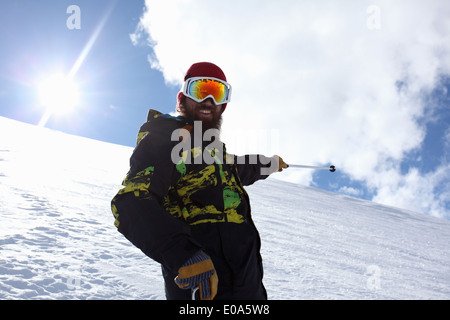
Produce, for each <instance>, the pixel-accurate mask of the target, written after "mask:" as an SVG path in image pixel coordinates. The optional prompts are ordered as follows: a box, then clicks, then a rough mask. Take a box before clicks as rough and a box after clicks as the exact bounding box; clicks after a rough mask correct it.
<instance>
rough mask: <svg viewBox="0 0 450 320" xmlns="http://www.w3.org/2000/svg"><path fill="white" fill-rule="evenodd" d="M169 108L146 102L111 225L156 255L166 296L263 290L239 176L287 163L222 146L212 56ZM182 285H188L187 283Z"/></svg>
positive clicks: (244, 181)
mask: <svg viewBox="0 0 450 320" xmlns="http://www.w3.org/2000/svg"><path fill="white" fill-rule="evenodd" d="M184 81H185V82H184V86H183V89H182V91H180V93H179V94H178V96H177V98H178V99H177V100H178V103H177V111H178V112H179V114H180V116H178V117H172V116H169V115H163V114H161V113H159V112H157V111H154V110H150V112H149V116H148V119H147V120H148V121H147V122H146V123H145V124H143V125H142V127H141V129H140V131H139V134H138V139H137V140H138V141H137V145H136V148H135V150H134V152H133V155H132V156H131V159H130V171H129V172H128V174H127V176H126V178H125V180H124V182H123V188H122V189H121V190H119V192H118V194H117V195H116V196H115V197H114V199H113V200H112V203H111V207H112V211H113V214H114V216H115V218H116V220H115V225H116V227H117V228H118V230H119V232H121V233H122V234H123V235H124V236H125V237H126V238H127V239H129V240H130V241H131V242H132V243H133V244H134V245H135V246H137V247H138V248H140V249H141V250H142V251H143V252H144V253H145V254H146V255H147V256H149V257H150V258H152V259H154V260H155V261H157V262H159V263H160V264H161V266H162V273H163V277H164V281H165V290H166V298H167V299H191V294H192V292H194V293H195V290H196V289H197V288H198V289H199V290H198V291H199V292H198V294H199V295H198V296H199V298H200V299H205V300H211V299H214V298H216V299H261V300H262V299H267V294H266V290H265V288H264V286H263V283H262V278H263V268H262V261H261V256H260V245H261V243H260V237H259V234H258V231H257V230H256V227H255V225H254V223H253V221H252V217H251V212H250V200H249V197H248V195H247V193H246V191H245V189H244V187H243V186H244V185H250V184H252V183H254V182H255V181H257V180H260V179H265V178H266V177H267V176H268V175H269V174H270V173H272V172H276V171H281V170H282V169H283V168H286V167H287V165H286V164H285V163H284V162H283V161H282V159H281V158H279V157H278V156H274V157H272V158H266V157H264V156H262V155H252V156H250V155H247V156H244V157H237V156H233V155H230V154H227V152H226V150H225V145H224V144H223V143H222V142H220V138H219V136H218V130H219V129H220V125H221V122H222V113H223V112H224V111H225V109H226V107H227V104H228V102H229V101H230V95H231V86H230V85H229V84H228V83H227V82H226V81H227V79H226V77H225V74H224V73H223V71H222V70H221V69H220V68H219V67H218V66H216V65H215V64H212V63H208V62H200V63H196V64H193V65H192V66H191V67H190V68H189V70H188V71H187V72H186V75H185V78H184ZM189 289H190V290H189Z"/></svg>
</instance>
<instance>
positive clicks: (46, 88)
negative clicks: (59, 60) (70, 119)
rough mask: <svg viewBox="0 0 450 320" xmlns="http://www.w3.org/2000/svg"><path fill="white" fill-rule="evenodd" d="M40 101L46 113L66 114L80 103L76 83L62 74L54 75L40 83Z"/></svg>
mask: <svg viewBox="0 0 450 320" xmlns="http://www.w3.org/2000/svg"><path fill="white" fill-rule="evenodd" d="M38 92H39V99H40V103H41V104H42V106H43V107H45V108H46V112H47V113H50V114H66V113H69V112H71V111H73V110H74V108H75V107H76V106H77V105H78V103H79V96H80V94H79V90H78V85H77V84H76V82H75V81H74V80H73V79H71V78H69V77H67V76H64V75H62V74H55V75H52V76H50V77H48V78H46V79H44V80H42V81H41V82H40V83H39V86H38Z"/></svg>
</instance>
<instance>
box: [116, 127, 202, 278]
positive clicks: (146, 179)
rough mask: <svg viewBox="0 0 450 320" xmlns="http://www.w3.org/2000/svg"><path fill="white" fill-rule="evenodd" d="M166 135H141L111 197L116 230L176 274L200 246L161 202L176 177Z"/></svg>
mask: <svg viewBox="0 0 450 320" xmlns="http://www.w3.org/2000/svg"><path fill="white" fill-rule="evenodd" d="M166 138H167V137H166V135H163V134H161V133H158V132H151V133H149V134H147V135H145V137H142V139H141V140H140V141H139V143H138V145H137V146H136V148H135V150H134V152H133V155H132V157H131V159H130V171H129V173H128V175H127V177H126V178H125V180H124V182H123V188H122V189H120V190H119V192H118V193H117V195H116V196H115V197H114V198H113V200H112V202H111V208H112V212H113V214H114V216H115V218H116V221H115V225H116V227H117V228H118V231H119V232H120V233H122V234H123V235H124V236H125V237H126V238H127V239H128V240H129V241H130V242H132V243H133V244H134V245H135V246H136V247H138V248H139V249H141V250H142V251H143V252H144V253H145V254H146V255H147V256H149V257H150V258H152V259H153V260H155V261H157V262H159V263H161V264H162V265H163V266H164V267H166V268H167V269H169V270H170V271H172V272H174V273H175V274H176V273H177V272H178V269H179V267H180V266H181V265H182V264H183V263H184V262H185V261H186V260H188V259H189V258H190V257H191V256H193V255H194V254H195V253H196V252H198V250H200V249H201V247H200V245H198V244H197V243H196V242H195V240H194V239H193V238H192V236H191V233H190V228H189V226H188V225H186V224H185V223H183V222H182V221H180V220H178V219H176V218H175V217H173V216H171V215H170V214H169V213H168V212H167V211H166V210H165V209H164V207H163V206H162V205H161V203H162V201H163V198H164V197H165V195H166V194H167V192H168V189H169V187H170V185H171V184H172V183H173V181H174V179H176V170H175V165H174V164H173V163H172V161H171V159H170V150H171V144H170V143H168V142H167V139H166ZM169 142H170V138H169ZM175 181H176V180H175Z"/></svg>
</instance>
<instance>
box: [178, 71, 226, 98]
mask: <svg viewBox="0 0 450 320" xmlns="http://www.w3.org/2000/svg"><path fill="white" fill-rule="evenodd" d="M183 93H184V94H185V95H186V96H188V97H189V98H191V99H193V100H194V101H197V102H201V101H203V100H205V99H208V98H212V99H213V100H214V103H215V104H216V105H219V104H224V103H227V102H229V101H230V94H231V86H230V85H229V84H228V83H227V82H225V81H222V80H220V79H216V78H202V77H196V78H190V79H187V80H186V82H185V84H184V88H183Z"/></svg>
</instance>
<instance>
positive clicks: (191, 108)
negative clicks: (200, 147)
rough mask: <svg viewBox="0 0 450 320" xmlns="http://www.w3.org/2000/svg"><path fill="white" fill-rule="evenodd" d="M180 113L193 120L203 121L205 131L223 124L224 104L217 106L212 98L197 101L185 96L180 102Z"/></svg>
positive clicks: (218, 127)
mask: <svg viewBox="0 0 450 320" xmlns="http://www.w3.org/2000/svg"><path fill="white" fill-rule="evenodd" d="M179 110H180V114H181V115H182V116H183V117H185V118H186V119H188V120H191V121H202V128H203V131H206V130H208V129H219V130H220V126H221V124H222V110H223V107H222V105H218V106H216V105H215V104H214V102H213V101H212V99H206V100H204V101H202V102H195V101H194V100H192V99H191V98H188V97H185V98H184V100H183V101H182V102H181V104H180V108H179Z"/></svg>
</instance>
